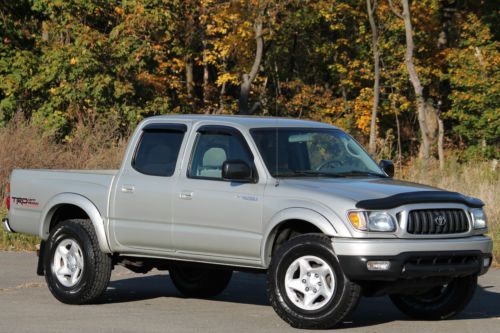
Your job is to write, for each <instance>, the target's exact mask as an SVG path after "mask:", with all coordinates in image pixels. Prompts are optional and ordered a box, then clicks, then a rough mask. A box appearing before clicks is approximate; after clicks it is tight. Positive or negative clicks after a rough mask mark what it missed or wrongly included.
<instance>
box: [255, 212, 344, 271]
mask: <svg viewBox="0 0 500 333" xmlns="http://www.w3.org/2000/svg"><path fill="white" fill-rule="evenodd" d="M287 220H303V221H306V222H308V223H310V224H312V225H314V226H315V227H317V228H318V229H319V230H321V232H322V233H324V234H325V235H328V236H332V237H333V236H335V235H337V234H338V232H337V230H336V229H335V228H334V226H333V223H332V222H330V221H329V220H328V219H327V218H326V217H325V216H323V215H322V214H320V213H318V212H317V211H315V210H312V209H310V208H304V207H292V208H286V209H283V210H281V211H279V212H277V213H276V214H274V216H273V217H272V218H271V220H270V222H269V223H268V224H267V228H266V230H265V232H264V238H263V242H262V244H261V252H260V253H261V260H262V263H263V265H264V266H265V267H268V266H269V262H270V257H271V256H270V254H271V250H272V244H273V241H274V237H275V236H276V232H277V230H278V228H276V227H277V226H278V225H280V224H281V223H283V222H285V221H287Z"/></svg>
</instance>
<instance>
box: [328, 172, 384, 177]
mask: <svg viewBox="0 0 500 333" xmlns="http://www.w3.org/2000/svg"><path fill="white" fill-rule="evenodd" d="M336 175H339V176H344V177H349V176H375V177H380V178H388V176H386V175H384V174H381V173H377V172H371V171H361V170H351V171H346V172H338V173H336Z"/></svg>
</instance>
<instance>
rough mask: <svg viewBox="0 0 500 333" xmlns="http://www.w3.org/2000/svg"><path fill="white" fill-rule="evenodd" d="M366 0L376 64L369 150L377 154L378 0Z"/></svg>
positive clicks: (378, 82)
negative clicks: (376, 16) (376, 13)
mask: <svg viewBox="0 0 500 333" xmlns="http://www.w3.org/2000/svg"><path fill="white" fill-rule="evenodd" d="M371 1H372V0H366V9H367V11H368V20H369V22H370V28H371V30H372V47H373V64H374V82H373V108H372V117H371V122H370V140H369V144H368V151H369V153H370V154H375V150H376V139H377V111H378V104H379V99H380V51H379V49H378V30H377V25H376V24H375V18H374V15H375V9H376V8H377V0H374V2H373V6H372V2H371Z"/></svg>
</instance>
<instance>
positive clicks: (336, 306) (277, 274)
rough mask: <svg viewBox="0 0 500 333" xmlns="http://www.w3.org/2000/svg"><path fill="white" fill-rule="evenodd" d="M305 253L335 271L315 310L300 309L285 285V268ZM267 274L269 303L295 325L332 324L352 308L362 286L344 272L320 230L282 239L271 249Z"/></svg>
mask: <svg viewBox="0 0 500 333" xmlns="http://www.w3.org/2000/svg"><path fill="white" fill-rule="evenodd" d="M306 256H314V257H316V258H319V259H321V260H323V261H324V262H325V263H326V264H327V265H328V266H329V267H330V268H331V270H332V272H333V275H335V276H331V277H330V280H331V281H334V282H335V283H336V286H335V288H334V289H333V294H332V296H331V298H330V299H329V300H328V299H327V298H323V301H324V302H326V303H325V304H324V305H321V307H319V308H318V309H314V310H307V309H303V308H301V307H299V306H297V305H296V304H294V300H292V299H290V298H289V296H288V294H287V292H286V289H285V288H286V287H285V277H286V272H287V270H288V268H289V267H291V265H293V264H294V262H295V261H296V260H297V259H299V258H302V257H305V258H307V257H306ZM267 274H268V275H267V293H268V296H269V300H270V302H271V305H272V307H273V308H274V310H275V311H276V313H277V314H278V315H279V316H280V317H281V318H282V319H283V320H284V321H286V322H287V323H289V324H290V325H291V326H293V327H296V328H308V329H328V328H333V327H334V326H336V325H337V324H339V323H340V322H341V321H342V320H343V319H344V318H345V317H346V316H347V315H349V313H350V312H351V311H352V310H354V308H355V307H356V305H357V304H358V301H359V298H360V295H361V287H360V286H359V285H358V284H356V283H354V282H352V281H350V280H349V279H348V278H347V277H346V276H345V275H344V273H343V271H342V269H341V267H340V264H339V262H338V260H337V258H336V257H335V254H334V252H333V248H332V243H331V240H330V238H328V237H326V236H324V235H320V234H305V235H301V236H297V237H295V238H293V239H291V240H289V241H287V242H286V243H284V244H283V245H282V246H281V247H280V248H279V249H278V250H277V251H276V252H275V253H274V255H273V257H272V259H271V264H270V266H269V270H268V273H267ZM300 274H301V273H300ZM300 279H302V277H300ZM303 281H305V280H302V282H303ZM304 283H305V282H304ZM314 292H316V291H314ZM303 295H305V294H303ZM299 296H300V295H299V294H297V297H296V299H295V302H298V299H299V298H300V297H299ZM313 297H316V296H313ZM321 297H322V296H320V298H321ZM317 299H318V298H316V299H315V301H316V300H317Z"/></svg>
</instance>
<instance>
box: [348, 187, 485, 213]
mask: <svg viewBox="0 0 500 333" xmlns="http://www.w3.org/2000/svg"><path fill="white" fill-rule="evenodd" d="M441 202H446V203H461V204H465V205H467V206H469V207H473V208H481V207H483V206H484V202H482V201H481V200H479V199H476V198H471V197H467V196H465V195H462V194H460V193H457V192H448V191H416V192H406V193H400V194H395V195H391V196H389V197H385V198H380V199H370V200H361V201H359V202H358V203H357V204H356V207H357V208H361V209H391V208H396V207H398V206H401V205H406V204H417V203H441Z"/></svg>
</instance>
